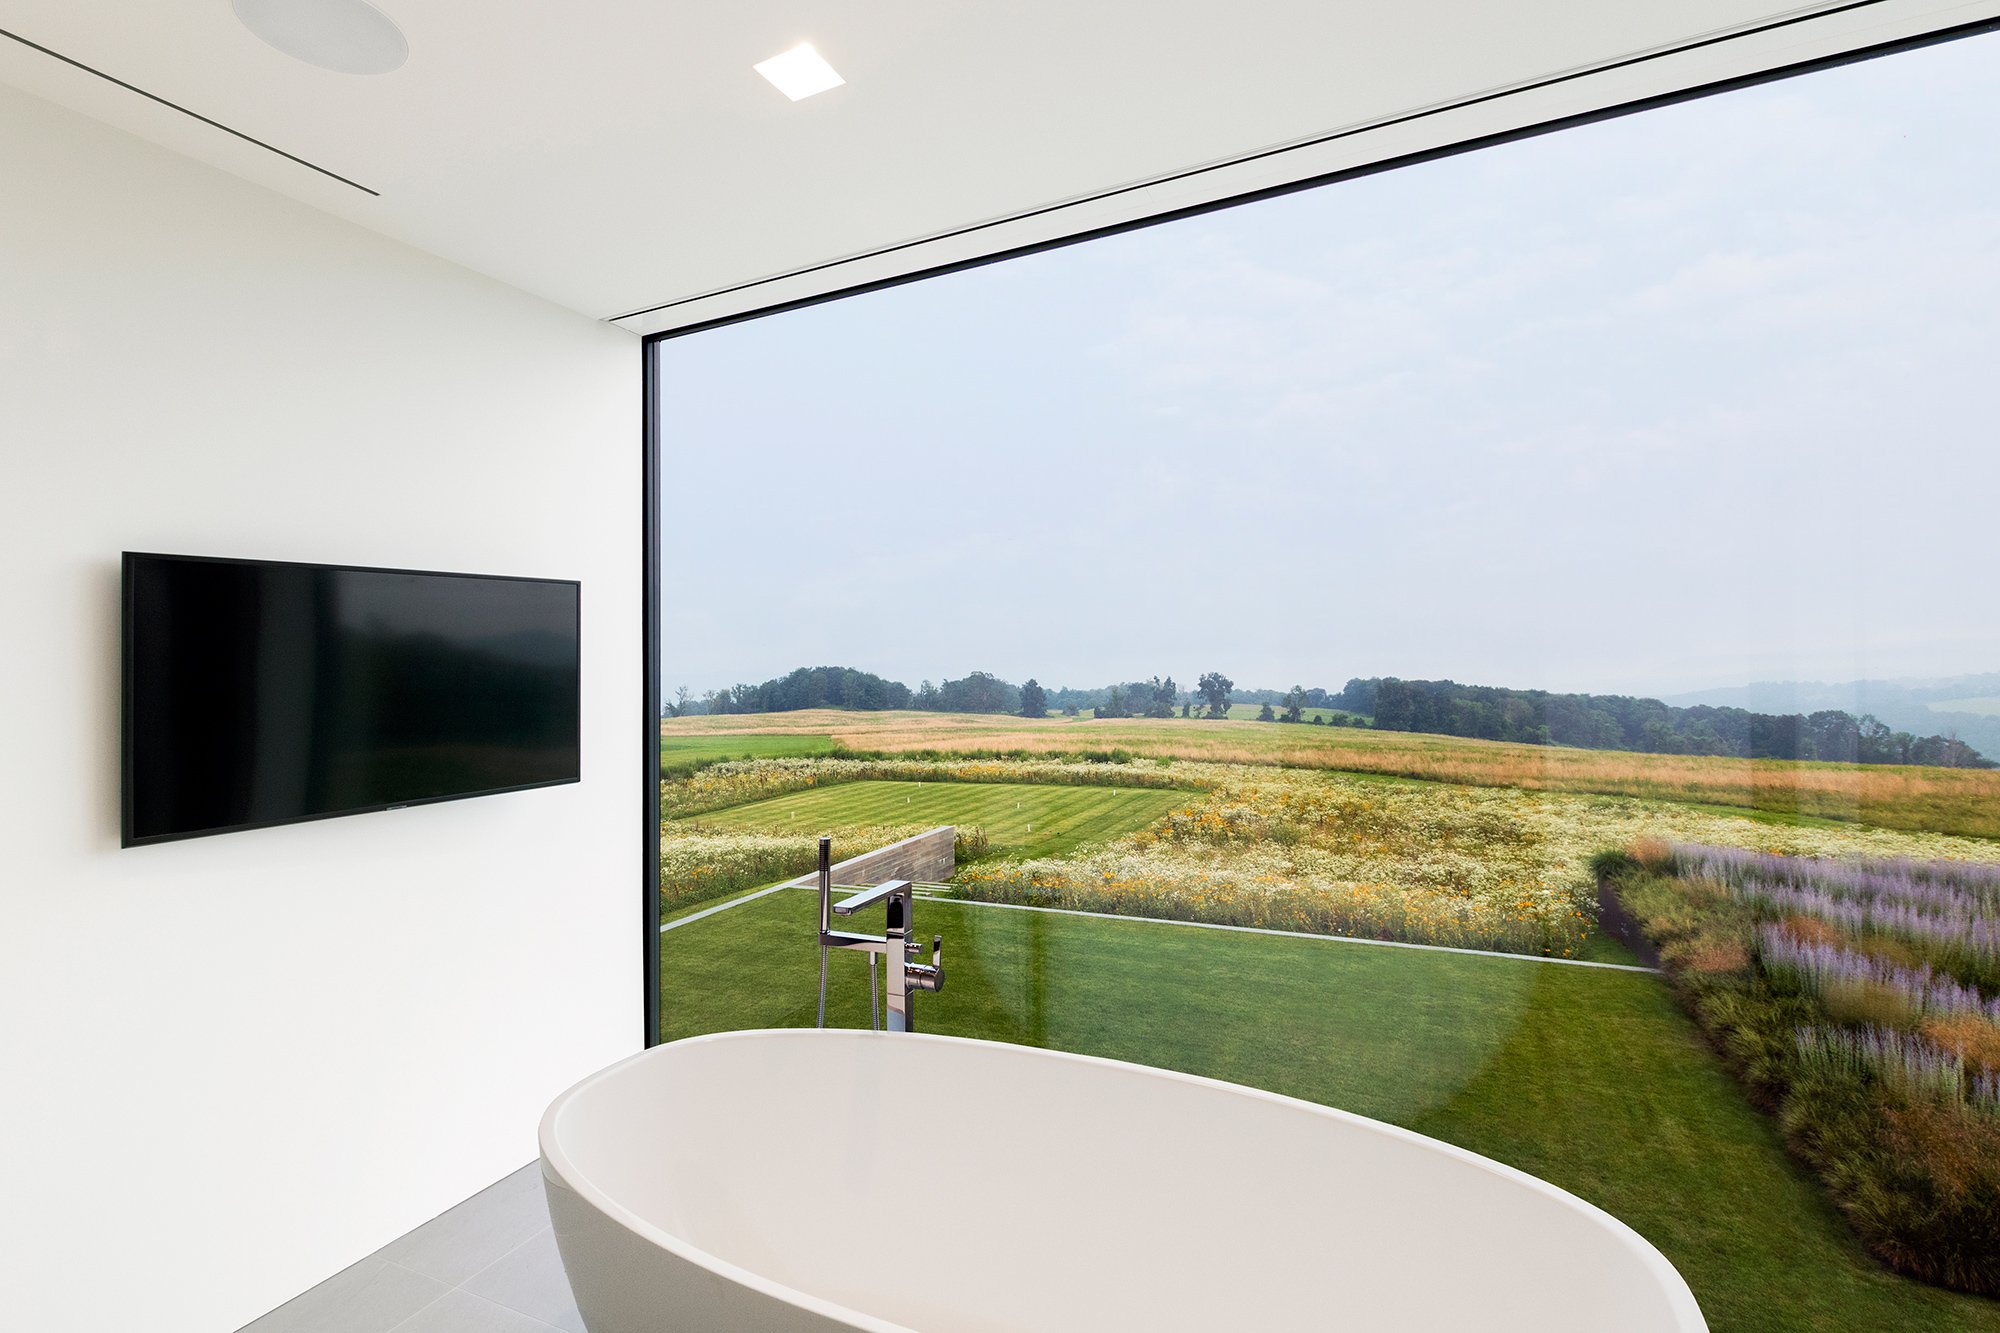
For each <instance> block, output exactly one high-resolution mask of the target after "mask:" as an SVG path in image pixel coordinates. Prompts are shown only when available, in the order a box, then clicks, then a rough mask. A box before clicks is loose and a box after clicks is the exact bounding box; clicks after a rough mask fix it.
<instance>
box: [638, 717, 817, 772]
mask: <svg viewBox="0 0 2000 1333" xmlns="http://www.w3.org/2000/svg"><path fill="white" fill-rule="evenodd" d="M833 752H834V744H833V737H831V736H827V735H823V734H822V735H813V734H812V733H810V732H806V733H791V732H788V733H786V734H784V735H782V736H756V735H744V734H742V733H739V732H721V733H717V734H714V735H705V734H699V733H695V732H689V731H684V730H682V729H680V728H675V729H674V730H672V731H662V733H661V736H660V771H661V772H662V773H676V772H679V773H685V772H687V771H688V770H689V769H691V768H693V767H695V766H696V765H697V764H705V763H716V762H718V761H721V760H724V759H790V758H794V757H796V756H800V755H813V754H832V753H833Z"/></svg>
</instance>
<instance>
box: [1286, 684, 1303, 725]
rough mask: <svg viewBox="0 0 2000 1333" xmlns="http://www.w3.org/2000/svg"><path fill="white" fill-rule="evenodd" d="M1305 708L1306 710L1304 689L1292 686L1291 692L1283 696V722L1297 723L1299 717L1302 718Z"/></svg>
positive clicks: (1299, 686) (1301, 686)
mask: <svg viewBox="0 0 2000 1333" xmlns="http://www.w3.org/2000/svg"><path fill="white" fill-rule="evenodd" d="M1305 708H1306V687H1305V686H1303V685H1294V686H1292V688H1291V692H1290V693H1288V694H1287V695H1285V717H1284V720H1285V721H1287V722H1297V721H1298V720H1299V719H1300V718H1301V717H1303V716H1304V714H1305Z"/></svg>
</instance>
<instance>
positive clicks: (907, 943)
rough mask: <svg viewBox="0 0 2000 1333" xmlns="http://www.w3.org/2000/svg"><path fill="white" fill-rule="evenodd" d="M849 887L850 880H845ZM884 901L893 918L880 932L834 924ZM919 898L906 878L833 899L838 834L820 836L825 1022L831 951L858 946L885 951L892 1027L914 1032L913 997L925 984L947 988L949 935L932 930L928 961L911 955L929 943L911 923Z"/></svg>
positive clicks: (871, 998) (871, 1018)
mask: <svg viewBox="0 0 2000 1333" xmlns="http://www.w3.org/2000/svg"><path fill="white" fill-rule="evenodd" d="M842 887H847V886H844V885H843V886H842ZM876 903H881V904H883V905H884V907H885V908H886V910H887V912H888V915H889V920H888V926H887V928H886V929H885V931H884V932H883V933H882V934H880V935H861V934H856V933H855V932H853V931H848V930H835V929H833V917H834V916H836V915H838V916H853V915H854V914H855V913H856V912H858V911H860V910H861V909H862V908H864V907H872V906H874V905H875V904H876ZM914 906H915V900H914V899H913V898H912V897H911V894H910V881H908V880H906V879H892V880H886V881H884V882H883V883H880V884H876V885H874V886H872V887H869V888H864V889H862V891H861V892H859V893H857V894H855V895H854V896H853V897H852V898H845V899H842V900H841V901H840V902H834V901H833V839H831V838H821V839H820V840H819V1025H820V1026H821V1027H825V1026H826V955H827V951H828V950H830V949H854V950H856V951H858V952H861V953H866V954H870V955H873V954H878V953H879V954H881V955H882V961H883V964H884V968H885V970H886V974H887V980H888V984H889V1004H888V1010H889V1012H888V1027H889V1031H891V1032H914V1031H916V1023H915V1022H914V1021H913V1019H912V1016H911V1014H910V997H911V996H912V995H913V994H915V993H916V992H917V991H920V990H927V991H938V990H942V989H944V936H942V935H933V936H931V960H930V962H928V963H913V962H911V961H910V960H911V959H912V958H916V957H919V956H921V954H922V950H923V946H922V945H921V944H919V943H918V942H917V941H916V939H915V938H914V937H913V934H912V931H911V928H910V912H911V909H912V907H914ZM868 1022H869V1026H871V1027H872V1026H874V1023H875V960H874V958H873V957H872V956H871V957H870V958H869V960H868Z"/></svg>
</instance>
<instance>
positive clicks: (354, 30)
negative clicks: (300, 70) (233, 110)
mask: <svg viewBox="0 0 2000 1333" xmlns="http://www.w3.org/2000/svg"><path fill="white" fill-rule="evenodd" d="M231 3H233V4H234V5H235V7H236V17H237V18H239V19H241V20H242V21H243V26H244V27H246V28H248V29H249V30H250V31H251V32H253V33H255V34H256V35H257V36H258V37H260V38H262V39H263V40H264V41H265V42H267V43H269V44H270V45H272V46H275V47H277V48H278V49H279V50H280V51H283V52H284V53H285V54H286V55H288V56H293V57H295V58H297V59H299V60H303V61H305V62H306V63H307V64H308V65H318V66H319V67H320V68H321V69H330V70H333V71H334V72H335V73H337V74H387V73H388V72H389V71H390V70H393V69H399V68H401V67H402V64H403V62H404V61H405V60H408V59H409V58H410V44H409V42H408V41H407V40H405V38H404V37H403V30H402V29H401V28H398V27H397V26H396V25H395V24H394V23H392V22H390V20H389V16H388V15H387V14H384V13H383V12H382V11H381V10H379V9H377V8H375V6H373V5H371V4H369V3H367V0H231Z"/></svg>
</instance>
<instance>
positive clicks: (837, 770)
mask: <svg viewBox="0 0 2000 1333" xmlns="http://www.w3.org/2000/svg"><path fill="white" fill-rule="evenodd" d="M1253 725H1254V724H1253ZM863 784H868V785H863ZM1010 789H1011V790H1010ZM1131 789H1142V790H1131ZM1092 793H1095V794H1097V798H1096V799H1095V800H1086V799H1085V798H1086V797H1087V796H1089V795H1090V794H1092ZM898 796H900V797H901V799H902V804H901V806H900V812H901V813H899V807H898V802H897V797H898ZM918 799H921V800H922V801H923V804H922V806H921V807H919V806H918V805H917V804H915V802H916V801H917V800H918ZM1120 803H1122V804H1123V806H1124V808H1125V810H1126V812H1127V815H1128V816H1129V819H1130V821H1133V822H1127V823H1125V824H1123V825H1122V826H1121V825H1119V824H1118V823H1116V822H1113V821H1104V822H1095V823H1092V822H1089V821H1088V820H1087V819H1081V820H1080V822H1078V823H1077V824H1075V825H1072V826H1069V827H1063V826H1061V825H1057V826H1055V827H1053V828H1052V829H1049V830H1048V831H1047V837H1048V838H1049V840H1050V841H1051V842H1052V843H1053V842H1055V841H1056V840H1057V839H1060V840H1061V841H1062V842H1064V843H1067V846H1066V848H1065V850H1062V851H1060V852H1040V851H1035V850H1033V849H1032V848H1030V847H1028V846H1026V845H1025V843H1024V842H1022V841H1015V842H1013V843H1012V844H1011V845H1003V846H1002V847H1001V849H1000V851H1001V855H1000V856H999V857H988V859H986V860H985V861H984V863H983V864H980V865H972V866H966V867H964V868H963V869H962V870H961V871H960V872H959V874H958V876H957V878H956V880H955V883H956V886H957V889H958V891H959V892H960V893H961V894H963V895H964V896H966V897H972V898H980V899H984V900H987V901H993V902H1009V903H1019V904H1026V905H1030V906H1038V907H1065V908H1077V909H1082V910H1087V911H1102V912H1113V913H1117V914H1120V915H1128V916H1150V917H1164V918H1171V919H1177V920H1191V921H1208V922H1215V923H1219V924H1227V925H1247V926H1267V927H1275V928H1279V929H1285V930H1302V931H1307V932H1311V933H1318V934H1344V935H1359V936H1366V937H1370V938H1376V939H1394V940H1407V941H1411V942H1415V943H1422V944H1444V945H1451V946H1455V947H1462V948H1474V949H1493V950H1499V951H1502V952H1509V953H1538V954H1539V953H1546V954H1551V955H1556V956H1571V957H1577V956H1583V954H1584V952H1585V951H1587V950H1589V949H1590V947H1591V939H1592V936H1593V933H1594V928H1595V907H1594V901H1595V894H1596V875H1595V872H1594V871H1593V870H1592V865H1591V863H1592V858H1593V857H1595V856H1596V855H1597V854H1598V853H1600V852H1604V851H1606V850H1609V849H1615V848H1619V847H1625V846H1628V845H1630V844H1631V843H1632V842H1633V841H1635V840H1637V839H1641V838H1654V839H1668V840H1678V841H1684V842H1703V843H1710V844H1714V845H1719V846H1730V847H1743V848H1748V849H1751V850H1755V851H1764V852H1787V853H1793V854H1804V855H1817V856H1874V857H1895V856H1907V857H1919V858H1925V859H1950V860H1959V861H1988V862H1991V861H1995V860H2000V847H1996V846H1995V845H1994V844H1993V843H1991V842H1988V841H1984V840H1978V839H1966V838H1957V837H1951V836H1948V835H1940V834H1923V833H1910V832H1903V831H1900V830H1891V829H1876V828H1869V827H1866V826H1862V825H1857V824H1841V823H1827V824H1825V825H1824V826H1818V825H1815V826H1805V825H1794V824H1786V823H1769V822H1764V821H1761V820H1758V819H1754V818H1751V817H1749V815H1748V814H1747V813H1746V812H1742V811H1733V810H1730V809H1728V808H1727V807H1709V806H1699V805H1688V804H1682V803H1678V802H1673V801H1657V800H1641V799H1639V798H1636V797H1609V796H1594V795H1582V794H1577V793H1570V792H1535V791H1521V790H1517V789H1510V788H1505V787H1477V786H1464V785H1459V784H1452V783H1440V782H1422V781H1413V780H1409V779H1401V778H1385V777H1380V776H1376V775H1368V774H1351V773H1339V772H1331V771H1328V770H1325V769H1310V768H1305V769H1301V768H1285V767H1279V766H1273V765H1260V764H1212V763H1201V762H1186V761H1180V760H1152V759H1131V760H1127V761H1124V762H1093V761H1087V760H1078V759H1069V760H1060V759H1052V758H1040V757H1031V758H1027V759H997V758H971V759H966V758H956V759H953V758H917V757H914V756H913V757H908V758H897V757H890V758H855V757H849V756H823V757H818V758H801V759H765V760H753V761H746V762H738V763H729V764H719V765H715V766H712V767H709V768H705V769H703V770H701V771H700V772H699V773H695V774H691V775H689V776H687V777H685V778H682V779H680V780H678V781H673V782H667V783H663V784H662V788H661V805H662V808H663V809H664V810H665V811H666V813H667V814H668V816H669V817H670V822H668V823H667V824H665V825H664V826H663V827H662V830H661V833H662V856H663V874H662V880H661V886H662V892H663V894H665V897H666V900H667V901H668V902H670V903H683V902H688V901H693V900H694V899H695V898H697V897H699V898H707V897H710V896H714V895H716V894H718V893H722V892H729V891H734V890H735V889H736V888H738V887H750V886H751V881H750V880H749V879H746V878H745V876H748V875H751V874H754V873H758V872H759V869H760V867H765V866H769V865H773V864H776V862H773V861H772V860H771V857H772V855H773V854H774V853H781V854H782V855H783V856H784V857H786V858H789V859H788V860H786V861H785V862H784V864H785V865H790V864H794V863H798V862H799V861H800V858H807V857H808V854H809V851H810V844H811V838H812V836H813V835H815V834H816V833H818V832H820V831H823V830H827V829H830V828H831V826H832V825H831V821H832V820H833V819H835V818H840V819H852V820H862V819H865V818H867V817H869V816H874V817H875V818H877V819H878V820H882V821H886V822H880V823H876V824H873V825H866V826H855V825H848V824H842V826H841V837H842V842H843V846H844V847H845V846H847V845H849V844H852V845H854V846H856V847H857V848H858V847H859V846H860V845H862V844H863V843H864V842H866V841H867V839H868V838H871V837H872V838H874V839H876V840H877V842H878V843H879V842H887V841H889V840H891V839H892V838H893V837H895V836H899V835H898V833H897V831H896V830H898V829H900V830H901V831H902V832H903V833H909V832H915V831H917V830H919V829H921V828H923V827H926V826H927V824H935V823H950V824H956V825H958V826H960V827H961V829H964V828H968V827H977V828H981V829H982V832H983V833H984V834H985V835H986V836H987V837H989V838H990V836H991V830H985V829H984V827H983V821H984V819H986V818H988V817H994V816H997V817H999V818H1001V819H1003V820H1009V819H1011V820H1017V821H1018V822H1017V823H1015V824H1013V825H1012V826H1011V827H1012V830H1013V831H1012V832H1010V833H1009V837H1010V838H1013V839H1022V838H1024V837H1025V836H1026V826H1027V825H1029V824H1034V825H1035V827H1036V833H1037V834H1038V835H1041V834H1043V833H1044V823H1043V821H1045V820H1048V819H1051V818H1054V817H1056V816H1057V812H1058V811H1065V810H1077V811H1083V812H1086V813H1087V812H1090V811H1096V810H1107V809H1110V808H1113V806H1114V805H1116V804H1120ZM1017 804H1018V806H1019V808H1018V809H1017V808H1014V807H1015V806H1016V805H1017ZM919 810H921V813H922V814H923V816H924V817H925V818H924V819H923V820H917V819H915V818H914V816H915V815H916V814H917V813H918V812H919ZM744 811H748V812H749V813H747V814H746V813H740V812H744ZM1037 811H1039V812H1042V813H1041V815H1040V818H1039V819H1037V818H1036V817H1034V812H1037ZM1147 814H1156V817H1155V818H1153V819H1152V821H1151V822H1150V823H1146V824H1145V826H1144V827H1135V823H1136V822H1139V821H1142V819H1143V816H1145V815H1147ZM1127 830H1130V831H1127ZM739 841H740V842H741V844H742V845H740V846H739V845H738V842H739ZM1004 841H1005V840H1003V844H1004ZM774 842H784V843H788V844H789V845H788V846H785V847H776V846H772V845H771V844H773V843H774ZM669 866H672V867H679V869H678V870H677V871H676V872H675V873H673V874H668V873H666V870H667V868H668V867H669ZM803 868H804V866H803V865H802V864H801V865H800V869H801V870H802V869H803ZM793 873H799V872H798V871H789V870H788V871H787V872H786V873H784V874H780V873H775V872H773V873H770V874H769V875H768V877H767V878H766V879H765V880H763V881H761V882H765V883H768V882H772V881H775V880H777V879H782V878H786V877H788V875H789V874H793Z"/></svg>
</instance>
